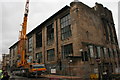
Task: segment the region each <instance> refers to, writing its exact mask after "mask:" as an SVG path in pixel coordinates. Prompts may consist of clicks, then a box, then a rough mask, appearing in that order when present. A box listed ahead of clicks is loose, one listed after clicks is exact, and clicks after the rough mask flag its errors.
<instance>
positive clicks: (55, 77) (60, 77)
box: [41, 74, 81, 80]
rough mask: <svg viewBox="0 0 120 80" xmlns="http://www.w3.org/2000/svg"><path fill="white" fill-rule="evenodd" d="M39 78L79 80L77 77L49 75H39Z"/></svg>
mask: <svg viewBox="0 0 120 80" xmlns="http://www.w3.org/2000/svg"><path fill="white" fill-rule="evenodd" d="M41 77H46V78H49V79H51V80H54V79H55V80H57V79H58V80H59V79H62V80H63V79H65V80H70V79H72V80H81V77H77V76H63V75H51V74H49V75H41Z"/></svg>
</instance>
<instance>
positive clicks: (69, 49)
mask: <svg viewBox="0 0 120 80" xmlns="http://www.w3.org/2000/svg"><path fill="white" fill-rule="evenodd" d="M72 54H73V46H72V44H68V45H63V46H62V58H63V59H65V58H66V57H67V56H71V55H72Z"/></svg>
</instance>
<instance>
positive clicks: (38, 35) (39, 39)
mask: <svg viewBox="0 0 120 80" xmlns="http://www.w3.org/2000/svg"><path fill="white" fill-rule="evenodd" d="M39 47H42V31H39V32H37V33H36V48H39Z"/></svg>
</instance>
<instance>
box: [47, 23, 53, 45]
mask: <svg viewBox="0 0 120 80" xmlns="http://www.w3.org/2000/svg"><path fill="white" fill-rule="evenodd" d="M53 41H54V25H53V23H52V24H50V25H48V26H47V44H51V43H52V42H53Z"/></svg>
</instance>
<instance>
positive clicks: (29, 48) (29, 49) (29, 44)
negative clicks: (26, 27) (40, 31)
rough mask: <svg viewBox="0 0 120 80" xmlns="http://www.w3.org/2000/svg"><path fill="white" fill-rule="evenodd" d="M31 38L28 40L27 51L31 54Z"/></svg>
mask: <svg viewBox="0 0 120 80" xmlns="http://www.w3.org/2000/svg"><path fill="white" fill-rule="evenodd" d="M32 46H33V45H32V37H30V38H28V51H29V52H31V51H32Z"/></svg>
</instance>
